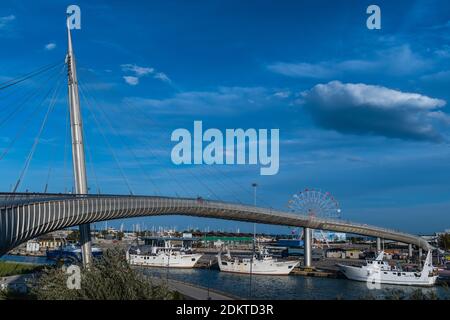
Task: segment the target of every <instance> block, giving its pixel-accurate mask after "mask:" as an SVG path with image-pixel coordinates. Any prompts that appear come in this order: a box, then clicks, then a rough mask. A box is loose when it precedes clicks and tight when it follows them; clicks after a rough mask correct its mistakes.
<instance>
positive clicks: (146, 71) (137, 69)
mask: <svg viewBox="0 0 450 320" xmlns="http://www.w3.org/2000/svg"><path fill="white" fill-rule="evenodd" d="M120 67H121V68H122V71H123V72H124V73H132V74H133V76H125V77H124V79H125V81H126V82H127V83H128V84H131V85H137V84H139V79H140V78H142V77H145V76H148V75H153V78H154V79H158V80H160V81H162V82H166V83H171V82H172V80H170V78H169V77H168V76H167V75H166V74H165V73H164V72H156V70H155V68H151V67H142V66H138V65H136V64H129V63H127V64H122V65H121V66H120ZM127 79H128V80H127Z"/></svg>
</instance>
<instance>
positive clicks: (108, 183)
mask: <svg viewBox="0 0 450 320" xmlns="http://www.w3.org/2000/svg"><path fill="white" fill-rule="evenodd" d="M372 2H373V1H362V0H358V1H356V0H355V1H250V0H249V1H196V2H186V1H151V2H148V3H143V2H142V1H127V2H124V1H96V2H95V4H93V3H92V1H77V2H76V4H77V5H79V6H80V7H81V12H82V21H81V27H82V29H81V30H76V31H74V32H73V39H74V46H75V54H76V58H77V62H78V69H79V80H80V83H81V86H82V91H83V94H84V95H85V96H86V99H84V98H83V97H82V100H81V104H82V108H83V113H84V121H85V123H84V124H85V135H86V140H87V143H88V149H89V150H88V157H87V162H88V164H87V165H88V174H89V185H90V187H91V192H95V190H97V188H100V190H101V192H102V193H125V194H127V193H128V192H129V191H128V187H127V183H126V182H125V181H124V180H127V181H128V184H129V185H130V188H131V189H132V190H133V192H134V193H136V194H165V195H175V194H178V195H183V196H194V197H196V196H198V195H201V196H203V197H209V198H219V199H221V200H229V201H240V202H244V203H252V201H253V199H252V190H251V186H250V185H251V183H252V182H254V181H255V182H257V183H258V184H259V188H258V201H259V203H261V204H262V205H265V206H272V207H274V208H279V209H287V202H288V200H289V199H290V198H291V196H292V194H294V193H295V192H298V191H300V190H302V189H304V188H319V189H321V190H324V191H329V192H331V193H332V194H333V195H334V196H335V197H336V198H337V199H338V200H339V202H340V206H341V208H342V213H343V217H344V218H345V219H348V220H354V221H359V222H364V223H370V224H375V225H382V226H388V227H392V228H396V229H401V230H405V231H410V232H415V233H428V232H432V231H437V230H442V229H445V228H450V215H449V210H450V199H449V195H450V183H449V180H450V179H449V178H450V170H449V169H450V161H449V160H450V145H449V142H448V140H449V124H450V116H449V111H448V108H449V106H448V104H449V101H450V90H448V88H449V85H450V5H449V4H448V1H425V0H424V1H376V4H378V5H379V6H380V8H381V17H382V29H381V30H368V29H367V27H366V19H367V17H368V15H367V14H366V8H367V6H368V5H370V4H373V3H372ZM374 3H375V2H374ZM69 4H72V3H69V2H66V1H56V0H55V1H45V0H44V1H39V2H37V1H9V0H4V1H2V2H1V3H0V44H1V45H0V82H4V81H7V80H8V79H11V78H12V77H15V76H17V75H20V74H24V73H27V72H29V71H31V70H35V69H37V68H38V67H41V66H44V65H48V64H51V63H54V62H57V61H62V60H63V59H64V55H65V52H66V31H65V11H66V7H67V6H68V5H69ZM59 72H60V71H59V70H56V69H55V76H54V78H52V77H50V80H49V83H48V84H47V80H45V79H46V78H45V77H46V75H42V76H40V77H39V78H37V79H32V80H30V81H27V82H26V83H24V84H23V85H22V86H21V87H19V88H8V89H7V90H3V91H1V92H0V99H1V100H2V103H1V105H0V108H1V109H0V120H1V119H3V118H4V117H6V116H7V115H8V114H9V112H10V110H14V108H15V106H16V105H17V103H19V101H20V99H21V98H23V97H26V96H27V94H28V93H29V92H34V91H33V90H37V89H39V92H40V93H39V94H38V95H37V96H36V97H34V98H33V99H31V100H30V102H29V103H27V104H26V107H25V108H23V109H21V111H20V112H18V113H17V114H16V115H14V117H13V118H12V119H11V120H10V121H8V122H7V123H6V124H2V125H0V151H1V152H4V150H5V149H10V151H9V152H8V153H7V154H6V155H5V157H3V158H2V159H1V160H0V168H1V169H2V170H1V172H2V179H1V181H0V186H1V190H5V191H7V190H10V189H11V185H14V183H15V181H16V180H17V178H18V175H19V173H20V172H21V169H22V167H23V166H24V163H25V159H26V156H27V155H28V152H29V150H30V148H31V145H32V144H33V139H34V137H35V136H36V133H37V131H38V129H39V126H40V124H41V122H42V119H43V117H44V114H45V111H46V108H47V106H48V103H49V100H51V99H50V98H49V97H51V93H52V92H53V91H51V90H52V89H53V88H55V87H58V85H59V86H60V89H59V91H56V92H57V93H58V94H57V96H56V97H55V99H54V100H55V102H56V105H55V110H54V111H53V112H52V113H51V115H50V117H49V120H48V123H47V125H46V128H45V130H44V131H43V133H42V137H41V143H40V144H39V145H38V147H37V149H36V153H35V155H34V157H33V160H32V162H31V164H30V167H29V169H28V171H27V173H26V175H25V178H24V180H23V181H22V183H21V186H20V189H19V190H21V191H23V190H26V189H28V190H33V191H43V189H44V187H45V184H46V181H47V179H48V182H49V183H48V190H49V191H50V192H63V191H64V190H65V189H67V188H70V185H71V171H70V169H71V163H70V158H69V156H70V155H69V153H68V147H67V135H66V134H64V133H65V132H66V111H67V110H66V109H67V102H66V99H67V97H66V91H65V90H66V89H65V85H66V82H65V81H66V80H65V79H64V74H61V73H59ZM41 87H42V88H41ZM48 90H50V91H49V92H51V93H50V96H49V97H46V96H45V93H46V92H47V91H48ZM42 101H43V102H44V103H43V104H42V106H40V102H42ZM36 106H39V108H37V111H36V113H34V111H33V110H35V109H34V108H35V107H36ZM2 109H3V110H2ZM90 110H92V111H90ZM105 114H106V115H105ZM27 119H29V120H27ZM194 120H202V121H203V125H204V127H205V128H208V127H209V128H219V129H222V130H225V129H226V128H267V129H271V128H279V129H280V139H281V141H280V171H279V173H278V174H277V175H275V176H260V175H259V167H258V166H220V167H217V166H213V167H205V166H195V167H185V166H181V167H180V166H175V165H173V164H172V163H171V160H170V151H171V148H172V147H173V145H174V143H173V142H171V141H170V134H171V132H172V131H173V130H174V129H176V128H188V129H192V127H193V121H194ZM97 122H98V123H100V124H102V125H101V126H98V125H97ZM24 123H25V124H24ZM0 124H1V122H0ZM21 132H24V133H23V134H22V133H21ZM16 136H18V138H17V139H15V137H16ZM103 136H105V137H106V140H107V141H108V142H105V139H103ZM12 141H13V142H14V143H13V144H12ZM108 144H109V145H111V148H110V147H109V146H108ZM10 145H12V147H11V148H9V147H8V146H10ZM64 150H66V152H65V151H64ZM65 154H66V156H65ZM115 158H117V162H118V163H119V164H120V166H118V165H117V164H116V160H115ZM49 168H51V170H50V174H49ZM121 172H122V173H121ZM123 176H125V177H126V179H124V178H123ZM48 177H49V178H48ZM155 185H156V186H157V187H156V188H155ZM97 186H98V187H97ZM115 223H116V224H120V223H122V222H121V221H119V222H115ZM124 223H125V224H128V225H131V224H132V223H145V224H146V225H147V226H151V225H152V224H155V225H160V224H161V225H166V226H177V227H178V229H182V228H184V227H186V226H197V227H199V228H202V229H203V228H205V227H206V226H209V227H210V229H219V228H220V229H224V230H235V229H236V228H240V230H241V231H245V230H250V229H251V226H249V225H248V224H245V223H242V224H241V223H236V222H225V221H217V220H208V219H197V218H180V217H165V218H145V219H133V220H127V221H124ZM258 228H259V230H261V231H286V230H287V228H280V227H269V226H259V227H258Z"/></svg>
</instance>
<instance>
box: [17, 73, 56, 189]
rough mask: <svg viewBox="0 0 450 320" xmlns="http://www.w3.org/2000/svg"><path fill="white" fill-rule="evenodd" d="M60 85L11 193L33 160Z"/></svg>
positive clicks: (18, 184)
mask: <svg viewBox="0 0 450 320" xmlns="http://www.w3.org/2000/svg"><path fill="white" fill-rule="evenodd" d="M61 83H62V81H60V82H59V84H58V85H57V86H56V88H55V90H54V92H53V95H52V98H51V100H50V103H49V106H48V108H47V112H46V114H45V116H44V119H43V121H42V124H41V126H40V128H39V131H38V133H37V135H36V137H35V139H34V143H33V145H32V147H31V150H30V152H29V154H28V156H27V158H26V160H25V165H24V167H23V169H22V171H21V173H20V175H19V178H18V179H17V182H16V184H15V186H14V188H13V190H12V193H15V192H16V191H17V189H18V188H19V186H20V184H21V182H22V181H23V178H24V177H25V175H26V173H27V171H28V168H29V166H30V164H31V161H32V160H33V156H34V153H35V151H36V148H37V146H38V144H39V141H40V138H41V135H42V132H43V131H44V128H45V126H46V124H47V120H48V118H49V115H50V113H51V112H52V111H53V108H54V106H55V104H56V100H57V97H58V93H59V89H60V88H61Z"/></svg>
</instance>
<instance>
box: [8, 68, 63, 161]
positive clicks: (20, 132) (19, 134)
mask: <svg viewBox="0 0 450 320" xmlns="http://www.w3.org/2000/svg"><path fill="white" fill-rule="evenodd" d="M62 71H64V68H63V70H62ZM62 71H61V72H60V73H59V76H62ZM57 80H58V82H57V83H60V81H61V79H57ZM57 85H58V84H57ZM53 89H54V88H50V89H49V90H48V91H47V93H46V94H45V96H44V98H43V100H42V102H41V103H37V104H36V106H35V107H34V109H33V110H32V112H31V113H30V114H29V115H28V116H27V117H26V118H25V120H24V121H23V123H22V125H21V126H20V127H19V129H18V130H17V132H16V134H15V135H14V138H12V139H11V140H10V141H9V144H8V146H6V148H5V149H4V150H3V151H2V153H1V154H0V160H3V159H4V158H5V156H6V155H8V153H9V152H10V151H11V150H12V148H13V147H14V145H15V143H16V142H17V141H18V140H19V139H20V138H21V137H22V136H23V135H24V134H25V132H26V129H27V128H29V124H30V122H31V121H32V120H34V119H35V117H36V114H37V113H38V111H40V109H41V107H42V105H43V102H44V101H45V100H46V99H47V98H48V97H49V96H50V94H51V92H52V90H53Z"/></svg>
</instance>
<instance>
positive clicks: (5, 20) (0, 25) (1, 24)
mask: <svg viewBox="0 0 450 320" xmlns="http://www.w3.org/2000/svg"><path fill="white" fill-rule="evenodd" d="M14 20H16V16H14V15H12V14H11V15H9V16H5V17H0V29H4V28H6V26H7V25H8V24H9V23H10V22H12V21H14Z"/></svg>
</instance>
